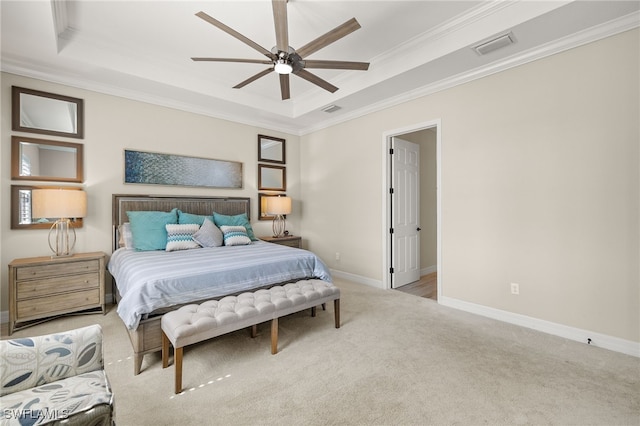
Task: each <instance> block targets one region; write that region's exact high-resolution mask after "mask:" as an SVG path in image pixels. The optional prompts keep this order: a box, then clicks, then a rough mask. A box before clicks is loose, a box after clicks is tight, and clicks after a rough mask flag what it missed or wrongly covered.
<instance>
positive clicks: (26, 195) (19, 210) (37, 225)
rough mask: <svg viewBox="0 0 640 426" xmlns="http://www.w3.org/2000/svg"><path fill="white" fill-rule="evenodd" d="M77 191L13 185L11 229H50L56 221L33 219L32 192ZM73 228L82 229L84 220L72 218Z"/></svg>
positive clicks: (56, 187) (52, 187) (54, 187)
mask: <svg viewBox="0 0 640 426" xmlns="http://www.w3.org/2000/svg"><path fill="white" fill-rule="evenodd" d="M61 188H63V189H77V190H81V189H82V188H75V187H68V186H65V187H60V186H26V185H11V229H49V228H51V225H53V222H55V219H47V218H35V217H32V213H31V212H32V207H33V205H32V197H31V191H33V190H34V189H61ZM71 226H73V227H74V228H81V227H82V218H81V217H80V218H72V219H71Z"/></svg>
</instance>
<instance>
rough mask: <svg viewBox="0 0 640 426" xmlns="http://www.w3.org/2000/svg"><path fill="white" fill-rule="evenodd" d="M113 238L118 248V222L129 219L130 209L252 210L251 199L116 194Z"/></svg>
mask: <svg viewBox="0 0 640 426" xmlns="http://www.w3.org/2000/svg"><path fill="white" fill-rule="evenodd" d="M112 205H113V223H112V225H113V234H112V235H113V241H112V249H113V250H114V251H115V250H117V249H118V247H119V245H118V241H119V239H120V235H119V234H118V226H119V225H121V224H123V223H125V222H128V220H129V219H128V217H127V212H128V211H163V212H168V211H170V210H171V209H173V208H178V209H180V210H182V211H183V212H186V213H193V214H201V215H212V214H213V212H216V213H220V214H224V215H236V214H242V213H246V214H247V217H248V218H251V214H250V210H249V209H250V205H251V202H250V199H249V198H245V197H187V196H172V195H131V194H113V202H112Z"/></svg>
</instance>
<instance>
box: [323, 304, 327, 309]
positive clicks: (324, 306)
mask: <svg viewBox="0 0 640 426" xmlns="http://www.w3.org/2000/svg"><path fill="white" fill-rule="evenodd" d="M322 310H323V311H326V310H327V304H326V303H323V304H322Z"/></svg>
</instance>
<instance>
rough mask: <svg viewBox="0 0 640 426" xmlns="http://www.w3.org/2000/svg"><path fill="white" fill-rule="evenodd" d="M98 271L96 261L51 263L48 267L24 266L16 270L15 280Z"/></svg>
mask: <svg viewBox="0 0 640 426" xmlns="http://www.w3.org/2000/svg"><path fill="white" fill-rule="evenodd" d="M99 269H100V262H99V261H98V260H86V261H81V262H66V263H53V264H49V265H38V266H24V267H21V268H17V270H16V279H17V280H18V281H21V280H29V279H37V278H48V277H53V276H58V275H74V274H79V273H82V272H96V271H98V270H99Z"/></svg>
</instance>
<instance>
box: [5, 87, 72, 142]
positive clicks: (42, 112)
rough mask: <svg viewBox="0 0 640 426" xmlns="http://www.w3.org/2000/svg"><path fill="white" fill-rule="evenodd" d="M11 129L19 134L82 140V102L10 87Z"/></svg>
mask: <svg viewBox="0 0 640 426" xmlns="http://www.w3.org/2000/svg"><path fill="white" fill-rule="evenodd" d="M11 127H12V129H13V130H16V131H21V132H30V133H40V134H43V135H52V136H66V137H70V138H78V139H82V138H83V137H84V101H83V100H82V99H78V98H72V97H70V96H63V95H56V94H53V93H47V92H41V91H39V90H32V89H25V88H23V87H16V86H12V87H11Z"/></svg>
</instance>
